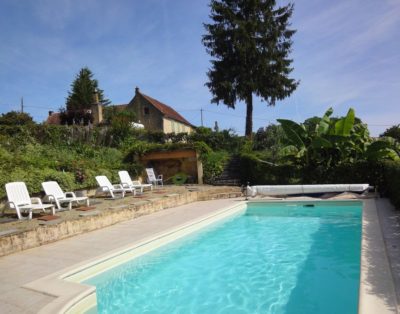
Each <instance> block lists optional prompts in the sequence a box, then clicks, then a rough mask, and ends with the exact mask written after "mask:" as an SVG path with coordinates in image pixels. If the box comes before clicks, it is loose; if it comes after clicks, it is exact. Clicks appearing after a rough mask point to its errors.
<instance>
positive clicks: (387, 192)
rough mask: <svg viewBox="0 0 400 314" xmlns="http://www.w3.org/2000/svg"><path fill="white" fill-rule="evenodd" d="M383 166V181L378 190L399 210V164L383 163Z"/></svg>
mask: <svg viewBox="0 0 400 314" xmlns="http://www.w3.org/2000/svg"><path fill="white" fill-rule="evenodd" d="M383 165H384V172H383V174H384V180H383V184H382V186H381V187H380V190H381V191H382V193H383V195H384V196H387V197H388V198H389V199H390V201H391V202H392V204H393V205H394V206H395V207H396V209H399V210H400V162H399V161H385V162H384V163H383Z"/></svg>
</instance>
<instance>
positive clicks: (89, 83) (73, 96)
mask: <svg viewBox="0 0 400 314" xmlns="http://www.w3.org/2000/svg"><path fill="white" fill-rule="evenodd" d="M98 85H99V83H98V81H97V80H96V79H93V73H92V71H91V70H90V69H89V68H87V67H85V68H82V69H81V70H80V71H79V73H78V74H77V75H76V77H75V80H74V81H73V83H72V84H71V91H70V92H68V97H67V101H66V108H67V110H69V111H77V110H82V109H90V107H91V106H92V105H93V104H94V103H95V101H94V94H95V92H96V91H97V95H98V98H99V99H98V100H99V103H100V104H102V105H109V104H110V103H111V102H110V101H109V100H108V99H106V98H105V97H104V92H103V90H101V89H99V86H98Z"/></svg>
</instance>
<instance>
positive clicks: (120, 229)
mask: <svg viewBox="0 0 400 314" xmlns="http://www.w3.org/2000/svg"><path fill="white" fill-rule="evenodd" d="M240 200H243V198H241V199H240ZM238 201H239V199H222V200H213V201H202V202H195V203H191V204H187V205H183V206H179V207H175V208H169V209H165V210H162V211H159V212H156V213H153V214H151V215H146V216H142V217H139V218H136V219H133V220H130V221H125V222H122V223H119V224H116V225H113V226H111V227H107V228H104V229H100V230H96V231H93V232H89V233H86V234H82V235H79V236H75V237H72V238H69V239H66V240H61V241H58V242H56V243H52V244H48V245H45V246H42V247H38V248H34V249H30V250H26V251H23V252H20V253H17V254H13V255H9V256H5V257H2V258H0V313H37V312H38V311H39V310H40V309H41V308H43V307H44V306H45V305H47V304H48V303H50V302H52V301H53V300H54V298H53V297H52V296H49V295H45V294H42V293H39V292H35V291H32V290H28V289H26V288H23V286H24V285H25V284H27V283H30V282H32V281H34V280H37V279H40V278H42V277H44V276H47V275H50V274H52V273H55V272H58V271H60V270H62V269H64V268H67V267H71V266H73V265H75V264H78V263H81V262H83V261H85V260H88V259H92V258H95V257H97V256H100V255H103V254H105V253H107V252H109V251H112V250H115V249H118V248H120V247H123V246H126V245H128V244H133V243H135V242H139V241H141V240H143V239H145V238H148V237H149V236H151V235H153V234H155V233H160V232H164V231H167V230H169V229H171V228H174V227H176V226H178V225H181V224H185V223H187V222H189V221H192V220H195V219H198V218H200V217H202V216H206V215H208V214H210V213H212V212H215V211H217V210H218V209H221V208H223V207H228V206H231V205H233V204H235V203H237V202H238ZM376 204H377V208H378V216H379V220H380V225H381V226H382V229H383V230H384V231H385V232H384V234H383V240H384V242H385V244H386V248H384V247H382V246H383V245H380V246H379V247H380V248H381V249H379V247H378V248H377V247H376V246H375V254H374V255H375V256H377V257H378V259H377V260H379V256H381V257H382V256H383V255H382V252H383V251H386V252H387V255H388V257H389V262H390V267H391V272H392V276H393V277H394V283H395V285H396V292H397V296H398V297H399V291H400V286H399V285H400V271H399V270H400V250H399V241H398V240H399V238H400V213H399V212H396V211H394V210H393V207H392V206H391V205H390V204H389V203H388V201H387V200H376ZM374 215H375V216H374ZM374 215H372V216H371V217H369V221H376V219H377V217H378V216H377V213H376V212H375V214H374ZM376 226H379V224H378V225H376ZM379 229H380V228H379V227H378V228H375V230H372V231H373V232H372V231H371V233H370V234H369V238H370V239H377V238H381V239H382V236H381V232H380V230H379ZM378 234H379V236H378ZM381 242H382V241H381ZM382 250H383V251H382ZM372 261H374V260H373V259H372ZM385 263H386V264H387V261H386V262H385ZM376 266H380V265H378V264H375V266H374V267H376ZM378 268H379V267H377V268H375V270H376V269H378ZM375 273H376V272H372V273H370V274H373V275H374V274H375ZM376 275H377V276H373V277H368V276H367V277H366V281H368V282H369V283H370V284H371V285H370V287H371V288H375V289H368V290H370V292H372V294H373V295H377V296H378V297H380V299H383V301H384V302H385V303H387V304H386V305H387V306H388V308H390V309H391V311H390V312H391V313H396V305H395V303H396V302H395V301H393V298H391V299H390V300H389V299H387V298H386V296H387V294H386V290H385V289H386V287H384V285H382V286H380V287H379V286H378V285H373V282H377V281H379V278H378V277H379V275H380V274H376ZM386 278H387V277H386ZM381 282H382V281H381ZM382 283H383V282H382ZM386 283H387V280H386ZM390 285H391V284H390ZM390 285H388V286H390ZM376 287H378V288H379V289H376ZM383 288H385V289H383ZM389 288H390V287H389ZM389 290H390V289H389ZM398 311H399V307H398V302H397V312H398Z"/></svg>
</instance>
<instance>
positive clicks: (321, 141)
mask: <svg viewBox="0 0 400 314" xmlns="http://www.w3.org/2000/svg"><path fill="white" fill-rule="evenodd" d="M311 146H312V147H313V148H315V149H318V148H331V147H332V146H333V145H332V143H331V142H330V141H328V140H327V139H325V138H323V137H320V136H318V137H316V138H314V139H313V140H312V142H311Z"/></svg>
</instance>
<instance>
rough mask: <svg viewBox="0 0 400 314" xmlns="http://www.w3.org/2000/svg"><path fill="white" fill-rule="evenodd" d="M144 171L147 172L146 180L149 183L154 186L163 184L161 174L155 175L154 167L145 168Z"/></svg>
mask: <svg viewBox="0 0 400 314" xmlns="http://www.w3.org/2000/svg"><path fill="white" fill-rule="evenodd" d="M146 173H147V178H148V179H147V180H148V181H149V183H151V184H154V185H155V186H157V185H159V184H160V185H162V186H163V185H164V183H163V175H162V174H159V175H158V176H157V177H156V175H155V174H154V169H153V168H146Z"/></svg>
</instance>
